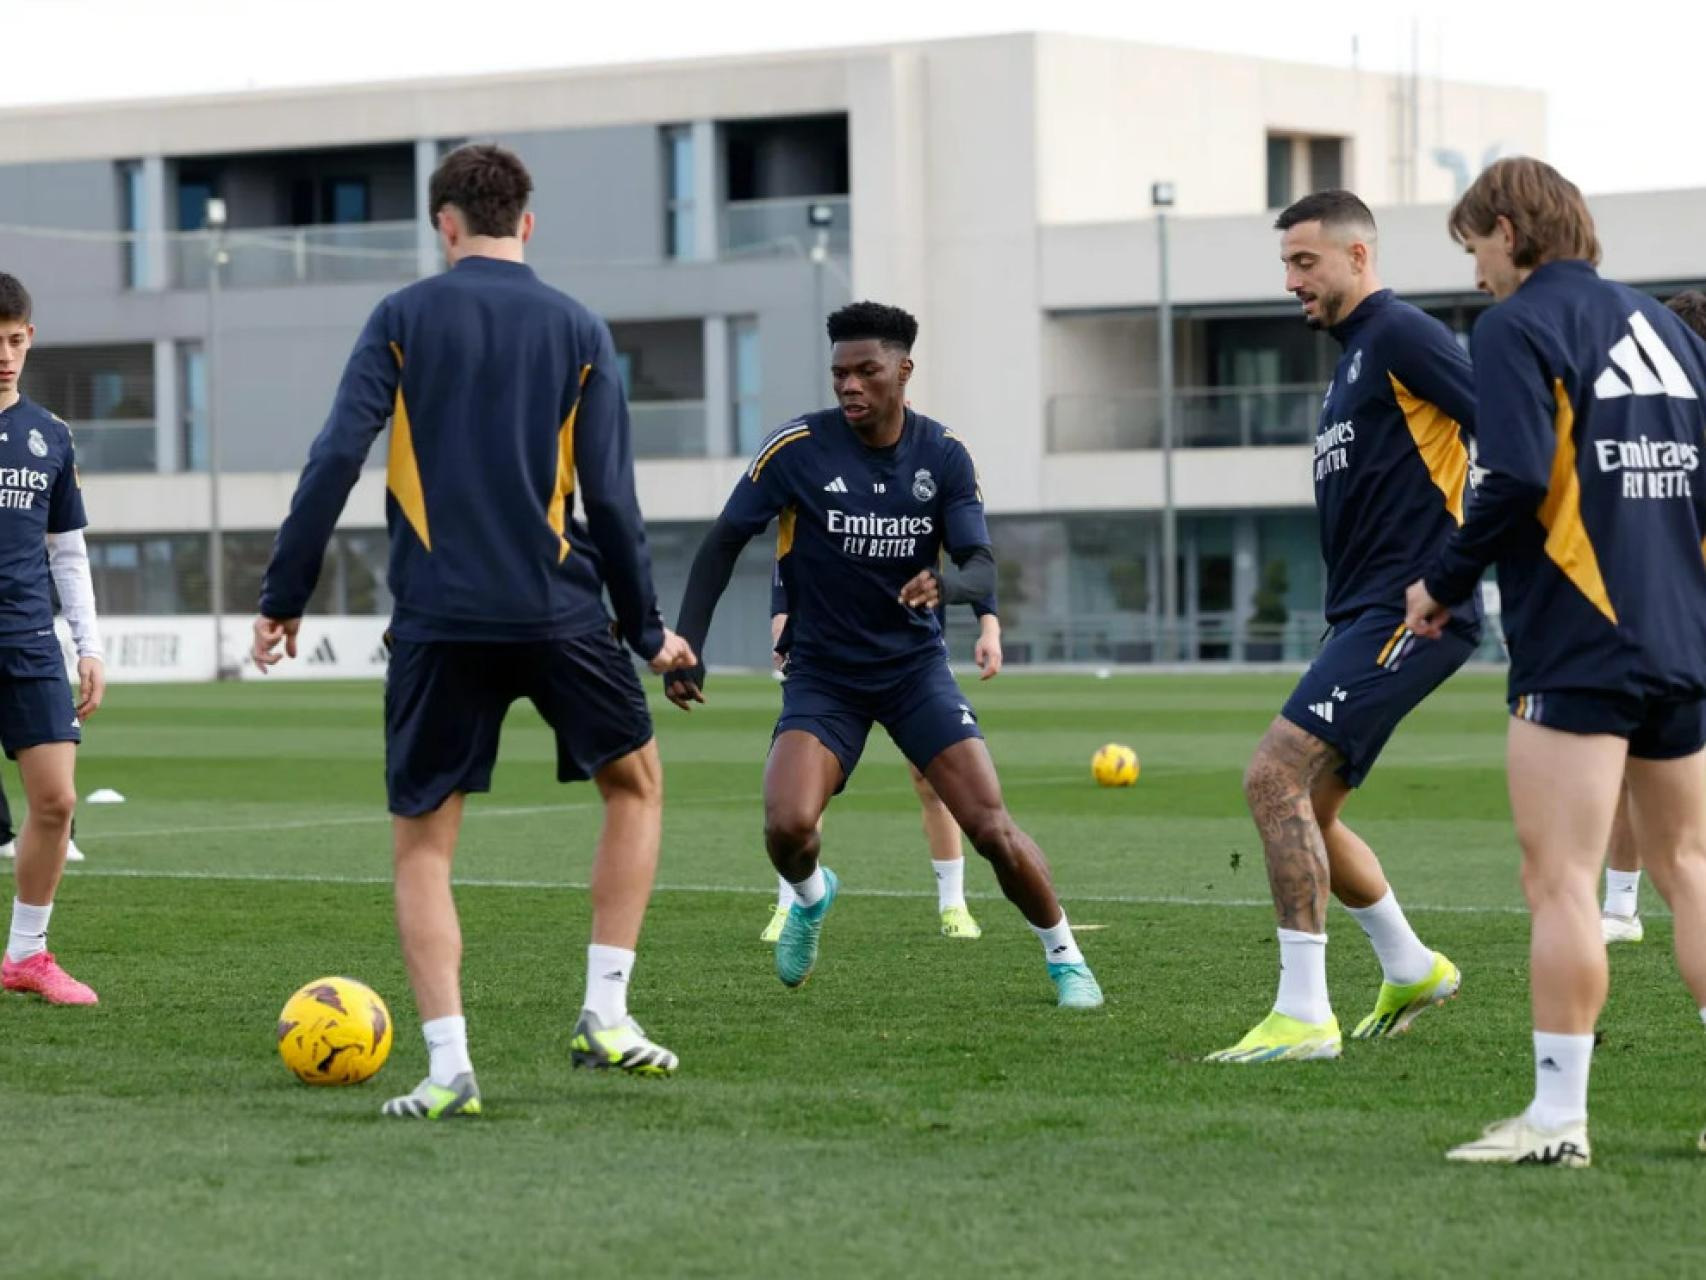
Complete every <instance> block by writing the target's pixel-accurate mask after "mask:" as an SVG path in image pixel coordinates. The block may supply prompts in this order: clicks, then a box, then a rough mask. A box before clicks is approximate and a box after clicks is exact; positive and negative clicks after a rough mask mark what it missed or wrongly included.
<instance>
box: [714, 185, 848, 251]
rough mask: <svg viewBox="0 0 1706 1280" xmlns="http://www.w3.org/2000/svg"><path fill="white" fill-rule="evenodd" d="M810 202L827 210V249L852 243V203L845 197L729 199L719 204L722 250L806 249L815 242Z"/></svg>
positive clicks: (830, 249) (834, 248)
mask: <svg viewBox="0 0 1706 1280" xmlns="http://www.w3.org/2000/svg"><path fill="white" fill-rule="evenodd" d="M813 205H823V206H825V207H827V208H828V209H829V210H830V213H831V217H832V221H831V222H830V224H829V225H828V226H827V227H825V228H823V230H825V231H827V232H828V233H829V251H830V252H831V253H846V252H847V251H848V248H849V246H850V245H851V244H852V233H853V212H852V210H853V206H852V202H851V200H849V199H848V197H846V196H789V197H787V198H785V199H780V200H730V201H729V202H728V203H727V204H725V205H724V206H723V218H722V222H723V245H722V248H723V252H724V253H733V254H760V253H781V252H794V251H798V252H802V253H803V252H806V251H808V250H809V249H810V248H811V246H812V245H814V244H815V243H817V235H818V231H819V228H818V227H816V226H814V225H813V224H812V221H811V209H812V206H813Z"/></svg>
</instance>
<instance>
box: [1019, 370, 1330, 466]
mask: <svg viewBox="0 0 1706 1280" xmlns="http://www.w3.org/2000/svg"><path fill="white" fill-rule="evenodd" d="M1320 412H1321V388H1320V387H1319V386H1316V385H1315V384H1313V383H1305V384H1286V385H1275V386H1264V387H1236V388H1228V387H1185V388H1181V389H1180V390H1178V391H1176V392H1175V393H1174V440H1175V443H1176V445H1177V446H1178V447H1179V448H1183V449H1215V448H1234V447H1240V446H1244V447H1248V446H1251V445H1300V444H1308V443H1309V442H1310V441H1311V440H1313V439H1314V437H1315V430H1316V426H1317V423H1318V419H1319V416H1320ZM1160 447H1161V396H1160V393H1159V392H1155V391H1128V392H1116V393H1110V394H1104V395H1057V396H1054V397H1052V398H1051V399H1050V400H1049V406H1048V450H1049V452H1050V453H1100V452H1117V451H1122V450H1128V449H1159V448H1160Z"/></svg>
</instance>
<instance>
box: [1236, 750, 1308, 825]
mask: <svg viewBox="0 0 1706 1280" xmlns="http://www.w3.org/2000/svg"><path fill="white" fill-rule="evenodd" d="M1307 795H1308V787H1307V786H1305V785H1304V780H1303V779H1302V778H1300V777H1298V776H1297V771H1296V770H1295V769H1293V768H1291V767H1290V766H1289V765H1287V764H1285V763H1284V762H1282V761H1280V760H1277V759H1275V758H1274V757H1273V756H1272V755H1271V754H1269V753H1268V752H1267V751H1266V750H1265V749H1264V750H1258V751H1257V752H1256V754H1255V757H1254V758H1253V759H1251V761H1250V764H1249V766H1248V767H1247V768H1246V769H1245V770H1244V800H1245V803H1246V804H1248V805H1249V806H1250V811H1251V812H1252V813H1261V812H1262V811H1263V810H1264V809H1267V808H1269V807H1271V806H1272V805H1274V804H1275V803H1282V804H1285V805H1287V806H1289V805H1292V804H1295V803H1296V802H1297V801H1298V800H1300V799H1302V798H1304V797H1305V796H1307Z"/></svg>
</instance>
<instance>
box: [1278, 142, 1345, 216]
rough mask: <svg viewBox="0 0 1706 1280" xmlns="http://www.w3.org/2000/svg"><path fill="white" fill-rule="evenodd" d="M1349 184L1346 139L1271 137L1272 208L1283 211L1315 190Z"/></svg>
mask: <svg viewBox="0 0 1706 1280" xmlns="http://www.w3.org/2000/svg"><path fill="white" fill-rule="evenodd" d="M1344 185H1345V139H1343V138H1329V137H1310V136H1307V135H1304V134H1293V133H1270V134H1269V135H1268V208H1270V209H1283V208H1285V207H1286V206H1287V205H1288V204H1290V203H1291V202H1292V201H1294V200H1301V199H1302V198H1303V197H1304V196H1306V195H1308V194H1309V193H1310V192H1312V191H1326V190H1328V189H1329V188H1332V187H1342V186H1344Z"/></svg>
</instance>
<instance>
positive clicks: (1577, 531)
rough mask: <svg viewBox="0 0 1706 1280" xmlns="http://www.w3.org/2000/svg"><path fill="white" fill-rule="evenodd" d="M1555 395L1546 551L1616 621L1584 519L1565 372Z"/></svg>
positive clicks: (1544, 518)
mask: <svg viewBox="0 0 1706 1280" xmlns="http://www.w3.org/2000/svg"><path fill="white" fill-rule="evenodd" d="M1552 397H1553V399H1554V400H1555V401H1556V403H1557V406H1558V408H1557V412H1556V414H1555V415H1554V416H1553V419H1552V425H1553V427H1554V429H1555V430H1556V431H1557V433H1558V443H1557V446H1556V451H1555V452H1554V453H1553V455H1552V477H1551V481H1550V483H1549V484H1548V486H1547V490H1546V500H1545V501H1544V502H1542V503H1541V504H1540V523H1541V524H1542V525H1544V526H1545V528H1546V555H1547V556H1548V557H1549V558H1550V559H1551V561H1552V563H1554V564H1556V565H1557V566H1558V568H1560V569H1561V570H1563V572H1564V576H1565V577H1566V578H1568V579H1569V580H1570V581H1571V582H1572V583H1574V584H1575V587H1576V590H1578V591H1580V592H1581V593H1582V594H1583V595H1584V596H1586V597H1587V599H1588V603H1590V604H1591V605H1593V607H1594V608H1596V609H1598V610H1599V611H1600V613H1602V614H1604V615H1605V619H1606V621H1608V622H1610V623H1611V624H1612V625H1613V626H1615V625H1616V624H1617V610H1616V609H1614V608H1612V606H1611V597H1610V595H1609V594H1607V592H1606V589H1605V578H1604V577H1603V576H1602V575H1601V574H1600V571H1599V556H1598V555H1597V554H1596V553H1595V552H1594V549H1593V541H1592V539H1590V538H1589V537H1588V530H1587V526H1586V525H1585V524H1583V523H1582V482H1581V478H1580V477H1579V476H1578V475H1577V474H1576V437H1575V426H1576V411H1575V409H1574V407H1573V406H1572V405H1571V404H1570V397H1569V393H1568V392H1566V391H1565V390H1564V380H1563V379H1562V378H1557V379H1554V380H1553V384H1552Z"/></svg>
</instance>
